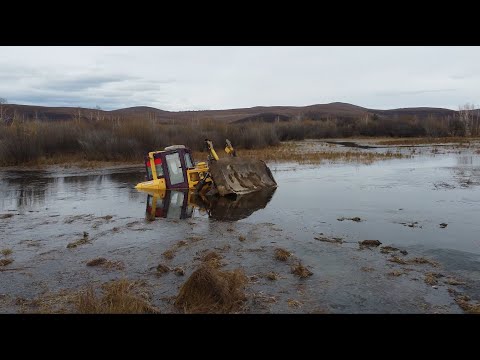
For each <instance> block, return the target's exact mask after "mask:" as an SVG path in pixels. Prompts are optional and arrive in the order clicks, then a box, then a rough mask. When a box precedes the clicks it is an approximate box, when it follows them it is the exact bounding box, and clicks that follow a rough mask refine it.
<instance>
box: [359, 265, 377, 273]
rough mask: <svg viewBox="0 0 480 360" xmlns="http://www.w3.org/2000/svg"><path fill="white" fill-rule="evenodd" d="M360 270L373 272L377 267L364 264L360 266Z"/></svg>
mask: <svg viewBox="0 0 480 360" xmlns="http://www.w3.org/2000/svg"><path fill="white" fill-rule="evenodd" d="M360 270H362V271H365V272H372V271H374V270H375V269H374V268H372V267H368V266H362V267H361V268H360Z"/></svg>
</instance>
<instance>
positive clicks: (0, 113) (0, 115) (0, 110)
mask: <svg viewBox="0 0 480 360" xmlns="http://www.w3.org/2000/svg"><path fill="white" fill-rule="evenodd" d="M6 103H7V99H5V98H2V97H0V121H4V120H5V118H4V116H5V114H4V112H5V109H4V108H5V106H4V105H5V104H6Z"/></svg>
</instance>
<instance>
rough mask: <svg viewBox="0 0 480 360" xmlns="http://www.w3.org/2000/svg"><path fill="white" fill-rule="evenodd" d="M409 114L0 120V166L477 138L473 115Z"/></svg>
mask: <svg viewBox="0 0 480 360" xmlns="http://www.w3.org/2000/svg"><path fill="white" fill-rule="evenodd" d="M470 120H472V121H470V122H466V121H464V120H462V119H461V118H433V117H431V118H428V119H423V120H418V119H416V118H414V117H405V118H398V119H380V118H378V117H366V118H361V119H329V120H318V121H313V120H304V121H288V122H275V123H268V124H267V123H258V122H257V123H255V122H251V123H245V124H228V123H224V122H218V121H213V120H204V121H195V122H193V121H192V122H185V123H178V122H177V123H175V124H165V123H159V122H157V121H155V120H154V119H138V120H137V119H136V120H134V121H133V120H112V119H103V120H97V121H85V120H72V121H59V122H41V121H14V122H11V123H8V124H6V123H2V124H0V165H3V166H5V165H21V164H24V163H31V162H36V161H40V160H41V159H42V158H50V157H56V158H61V159H62V160H68V157H69V156H72V155H75V156H76V158H77V159H78V157H81V158H82V159H85V160H106V161H110V160H118V161H128V160H134V161H135V160H140V159H141V158H142V157H143V156H144V155H145V153H147V152H149V151H152V150H159V149H163V148H164V147H165V146H169V145H174V144H184V145H186V146H188V147H190V148H191V149H193V150H197V151H201V150H203V149H204V139H207V138H208V139H210V140H212V141H213V143H214V145H216V146H217V147H218V148H220V147H223V145H224V142H225V139H230V141H231V142H232V144H233V145H234V146H235V147H237V148H239V149H242V148H243V149H254V148H264V147H266V146H273V145H277V144H279V143H280V141H287V140H303V139H321V138H338V137H355V136H382V137H422V136H431V137H448V136H468V135H472V136H478V135H479V134H480V133H479V131H480V122H479V121H478V118H472V119H470Z"/></svg>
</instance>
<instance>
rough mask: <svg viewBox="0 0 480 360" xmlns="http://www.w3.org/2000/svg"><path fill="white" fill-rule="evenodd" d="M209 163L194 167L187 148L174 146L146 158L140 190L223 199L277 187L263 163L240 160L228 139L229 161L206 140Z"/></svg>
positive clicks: (138, 185) (190, 153) (199, 163)
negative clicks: (190, 191) (191, 191)
mask: <svg viewBox="0 0 480 360" xmlns="http://www.w3.org/2000/svg"><path fill="white" fill-rule="evenodd" d="M205 147H206V149H207V151H208V159H207V162H198V163H195V162H194V160H193V156H192V152H191V150H190V149H189V148H187V147H186V146H184V145H172V146H168V147H166V148H165V149H164V150H161V151H151V152H149V153H148V155H147V156H145V159H144V160H145V167H146V171H147V176H146V181H144V182H141V183H139V184H137V186H136V188H137V189H139V190H146V191H151V190H179V189H194V190H196V192H198V193H202V194H207V195H214V194H218V195H220V196H228V195H244V194H249V193H252V192H256V191H260V190H262V189H265V188H273V187H276V186H277V183H276V182H275V179H274V178H273V175H272V172H271V171H270V169H269V168H268V166H267V164H265V162H264V161H262V160H256V159H248V158H245V159H242V158H240V157H238V156H237V152H236V151H235V149H234V148H233V146H232V144H231V142H230V141H229V140H228V139H227V140H226V143H225V152H226V153H227V155H228V156H227V157H224V158H219V157H218V155H217V153H216V151H215V149H214V148H213V143H212V141H211V140H208V139H205Z"/></svg>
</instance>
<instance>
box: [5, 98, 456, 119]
mask: <svg viewBox="0 0 480 360" xmlns="http://www.w3.org/2000/svg"><path fill="white" fill-rule="evenodd" d="M4 109H5V110H6V113H7V114H8V116H10V117H12V116H13V115H14V114H15V116H17V117H19V118H21V119H25V120H33V119H38V120H41V121H59V120H73V119H83V120H96V119H101V118H118V119H132V120H134V119H139V118H149V119H154V120H157V121H161V122H174V121H189V120H204V119H215V120H220V121H225V122H236V123H247V122H250V121H261V122H273V121H289V120H294V119H298V120H301V119H312V120H324V119H329V118H332V119H333V118H337V119H351V118H358V117H363V116H366V115H371V116H377V117H379V118H386V119H395V118H398V117H402V116H416V117H417V118H418V119H425V118H427V117H428V116H431V115H432V116H435V117H444V116H452V115H455V114H456V113H457V112H456V111H454V110H450V109H443V108H429V107H418V108H402V109H392V110H376V109H367V108H363V107H360V106H356V105H352V104H347V103H341V102H334V103H330V104H317V105H309V106H256V107H252V108H241V109H227V110H202V111H178V112H174V111H165V110H160V109H156V108H153V107H148V106H135V107H130V108H125V109H118V110H112V111H105V110H100V109H87V108H77V107H45V106H31V105H16V104H6V105H4Z"/></svg>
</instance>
